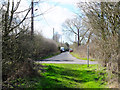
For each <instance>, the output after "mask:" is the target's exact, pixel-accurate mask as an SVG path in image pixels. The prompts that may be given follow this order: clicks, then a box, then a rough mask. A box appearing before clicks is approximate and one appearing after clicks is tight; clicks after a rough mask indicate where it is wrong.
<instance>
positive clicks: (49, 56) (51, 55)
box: [41, 52, 60, 59]
mask: <svg viewBox="0 0 120 90" xmlns="http://www.w3.org/2000/svg"><path fill="white" fill-rule="evenodd" d="M58 54H60V52H58V53H55V54H50V55H48V56H46V57H42V58H41V59H47V58H51V57H53V56H56V55H58Z"/></svg>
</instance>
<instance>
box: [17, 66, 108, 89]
mask: <svg viewBox="0 0 120 90" xmlns="http://www.w3.org/2000/svg"><path fill="white" fill-rule="evenodd" d="M42 65H43V67H42V69H41V70H39V73H40V74H41V77H33V78H25V79H24V80H23V79H19V82H21V83H19V84H17V85H18V87H23V88H24V87H27V88H41V89H42V88H106V84H107V82H106V81H105V80H106V79H105V78H106V76H107V74H106V72H105V71H104V69H103V68H101V69H99V70H98V67H99V66H98V65H90V67H87V65H79V64H42Z"/></svg>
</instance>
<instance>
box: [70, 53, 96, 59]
mask: <svg viewBox="0 0 120 90" xmlns="http://www.w3.org/2000/svg"><path fill="white" fill-rule="evenodd" d="M70 54H71V55H72V56H74V57H76V58H77V59H81V60H87V57H85V58H81V57H80V56H79V55H78V54H77V53H74V52H71V53H70ZM89 60H90V61H95V60H94V59H89Z"/></svg>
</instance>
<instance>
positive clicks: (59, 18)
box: [35, 3, 74, 38]
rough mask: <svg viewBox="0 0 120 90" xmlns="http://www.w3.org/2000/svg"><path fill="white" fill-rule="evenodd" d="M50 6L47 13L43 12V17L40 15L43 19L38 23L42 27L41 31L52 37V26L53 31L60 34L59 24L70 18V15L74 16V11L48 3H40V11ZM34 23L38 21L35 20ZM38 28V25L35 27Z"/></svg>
mask: <svg viewBox="0 0 120 90" xmlns="http://www.w3.org/2000/svg"><path fill="white" fill-rule="evenodd" d="M51 7H53V9H51V10H50V11H49V12H48V13H47V14H45V15H44V17H43V16H41V17H43V20H42V21H41V22H39V25H40V26H41V29H42V33H43V35H44V36H45V37H47V38H52V36H53V31H52V29H53V28H54V29H55V32H58V33H59V34H62V27H61V25H62V24H63V23H64V22H65V20H66V19H68V18H72V16H74V13H73V12H71V11H70V10H68V9H67V8H63V7H60V6H53V5H50V4H48V3H44V4H41V5H40V8H41V11H42V12H44V11H46V10H48V9H49V8H51ZM39 13H40V12H39ZM43 21H45V22H43ZM35 23H38V22H35ZM48 24H49V25H48ZM35 25H36V24H35ZM35 27H36V26H35ZM39 28H40V27H36V30H37V29H39Z"/></svg>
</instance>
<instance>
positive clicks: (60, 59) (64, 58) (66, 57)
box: [36, 52, 98, 64]
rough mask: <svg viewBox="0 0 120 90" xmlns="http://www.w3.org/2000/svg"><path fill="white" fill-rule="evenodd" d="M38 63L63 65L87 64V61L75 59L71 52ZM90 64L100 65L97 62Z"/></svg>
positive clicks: (90, 62)
mask: <svg viewBox="0 0 120 90" xmlns="http://www.w3.org/2000/svg"><path fill="white" fill-rule="evenodd" d="M36 62H38V63H63V64H87V60H80V59H77V58H75V57H73V56H72V55H71V54H70V53H69V52H64V53H61V54H59V55H57V56H53V57H51V58H48V59H44V60H41V61H36ZM89 64H98V63H97V62H96V61H89Z"/></svg>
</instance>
